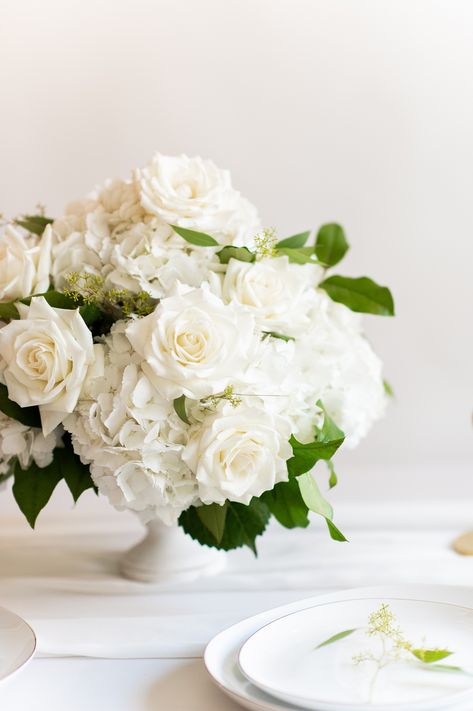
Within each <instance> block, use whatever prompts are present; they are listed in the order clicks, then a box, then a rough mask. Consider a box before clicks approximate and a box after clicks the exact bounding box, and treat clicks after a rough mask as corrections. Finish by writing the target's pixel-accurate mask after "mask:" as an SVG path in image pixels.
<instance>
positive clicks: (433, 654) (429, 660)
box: [410, 649, 453, 664]
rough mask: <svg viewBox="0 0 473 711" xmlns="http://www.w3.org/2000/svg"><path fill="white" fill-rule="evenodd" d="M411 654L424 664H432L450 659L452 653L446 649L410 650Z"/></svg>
mask: <svg viewBox="0 0 473 711" xmlns="http://www.w3.org/2000/svg"><path fill="white" fill-rule="evenodd" d="M410 651H411V654H413V655H414V657H416V658H417V659H420V661H421V662H424V663H425V664H433V663H434V662H439V661H440V660H441V659H446V658H447V657H450V656H451V655H452V654H453V652H450V650H448V649H411V650H410Z"/></svg>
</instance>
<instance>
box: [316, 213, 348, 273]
mask: <svg viewBox="0 0 473 711" xmlns="http://www.w3.org/2000/svg"><path fill="white" fill-rule="evenodd" d="M349 248H350V246H349V244H348V242H347V240H346V237H345V232H344V231H343V227H341V226H340V225H337V224H336V223H335V222H332V223H329V224H327V225H322V227H321V228H320V230H319V231H318V233H317V238H316V240H315V254H316V255H317V259H319V260H320V261H321V262H322V263H323V264H325V265H326V266H327V267H333V266H335V264H338V262H340V261H341V260H342V259H343V257H344V256H345V254H346V253H347V252H348V250H349Z"/></svg>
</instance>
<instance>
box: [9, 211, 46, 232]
mask: <svg viewBox="0 0 473 711" xmlns="http://www.w3.org/2000/svg"><path fill="white" fill-rule="evenodd" d="M14 222H15V225H19V226H20V227H23V228H24V229H25V230H28V232H32V233H33V234H35V235H42V234H43V232H44V230H45V229H46V227H47V226H48V225H50V224H51V223H52V222H54V220H53V219H52V218H51V217H45V216H44V215H22V216H21V219H19V220H14Z"/></svg>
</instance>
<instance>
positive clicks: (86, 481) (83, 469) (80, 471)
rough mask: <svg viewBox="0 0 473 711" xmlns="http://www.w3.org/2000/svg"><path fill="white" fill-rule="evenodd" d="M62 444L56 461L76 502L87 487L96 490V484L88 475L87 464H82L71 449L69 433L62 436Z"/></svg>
mask: <svg viewBox="0 0 473 711" xmlns="http://www.w3.org/2000/svg"><path fill="white" fill-rule="evenodd" d="M64 444H65V446H64V448H63V449H58V450H57V454H56V461H57V465H58V467H59V469H60V471H61V472H62V476H63V478H64V479H65V480H66V484H67V486H68V487H69V491H70V492H71V494H72V498H73V499H74V502H76V501H77V500H78V498H79V497H80V496H81V494H83V493H84V491H87V489H94V490H96V486H95V484H94V482H93V479H92V477H91V475H90V469H89V467H88V465H87V464H83V463H82V462H81V460H80V458H79V457H78V456H77V454H76V453H75V452H74V450H73V449H72V444H71V443H70V437H69V435H65V436H64Z"/></svg>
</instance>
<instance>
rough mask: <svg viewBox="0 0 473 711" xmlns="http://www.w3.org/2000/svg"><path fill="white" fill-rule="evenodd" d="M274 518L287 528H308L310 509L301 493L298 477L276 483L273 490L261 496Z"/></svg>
mask: <svg viewBox="0 0 473 711" xmlns="http://www.w3.org/2000/svg"><path fill="white" fill-rule="evenodd" d="M261 501H263V502H264V503H265V504H266V506H267V507H268V509H269V510H270V512H271V513H272V515H273V516H274V518H275V519H276V520H277V521H279V523H280V524H281V525H282V526H285V527H286V528H295V527H296V526H297V527H300V528H306V527H307V526H308V525H309V516H308V512H309V509H308V508H307V506H306V504H305V503H304V500H303V498H302V495H301V490H300V488H299V484H298V483H297V480H296V479H289V481H285V482H281V483H280V484H276V486H275V487H274V489H272V490H271V491H265V492H264V494H263V495H262V496H261Z"/></svg>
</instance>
